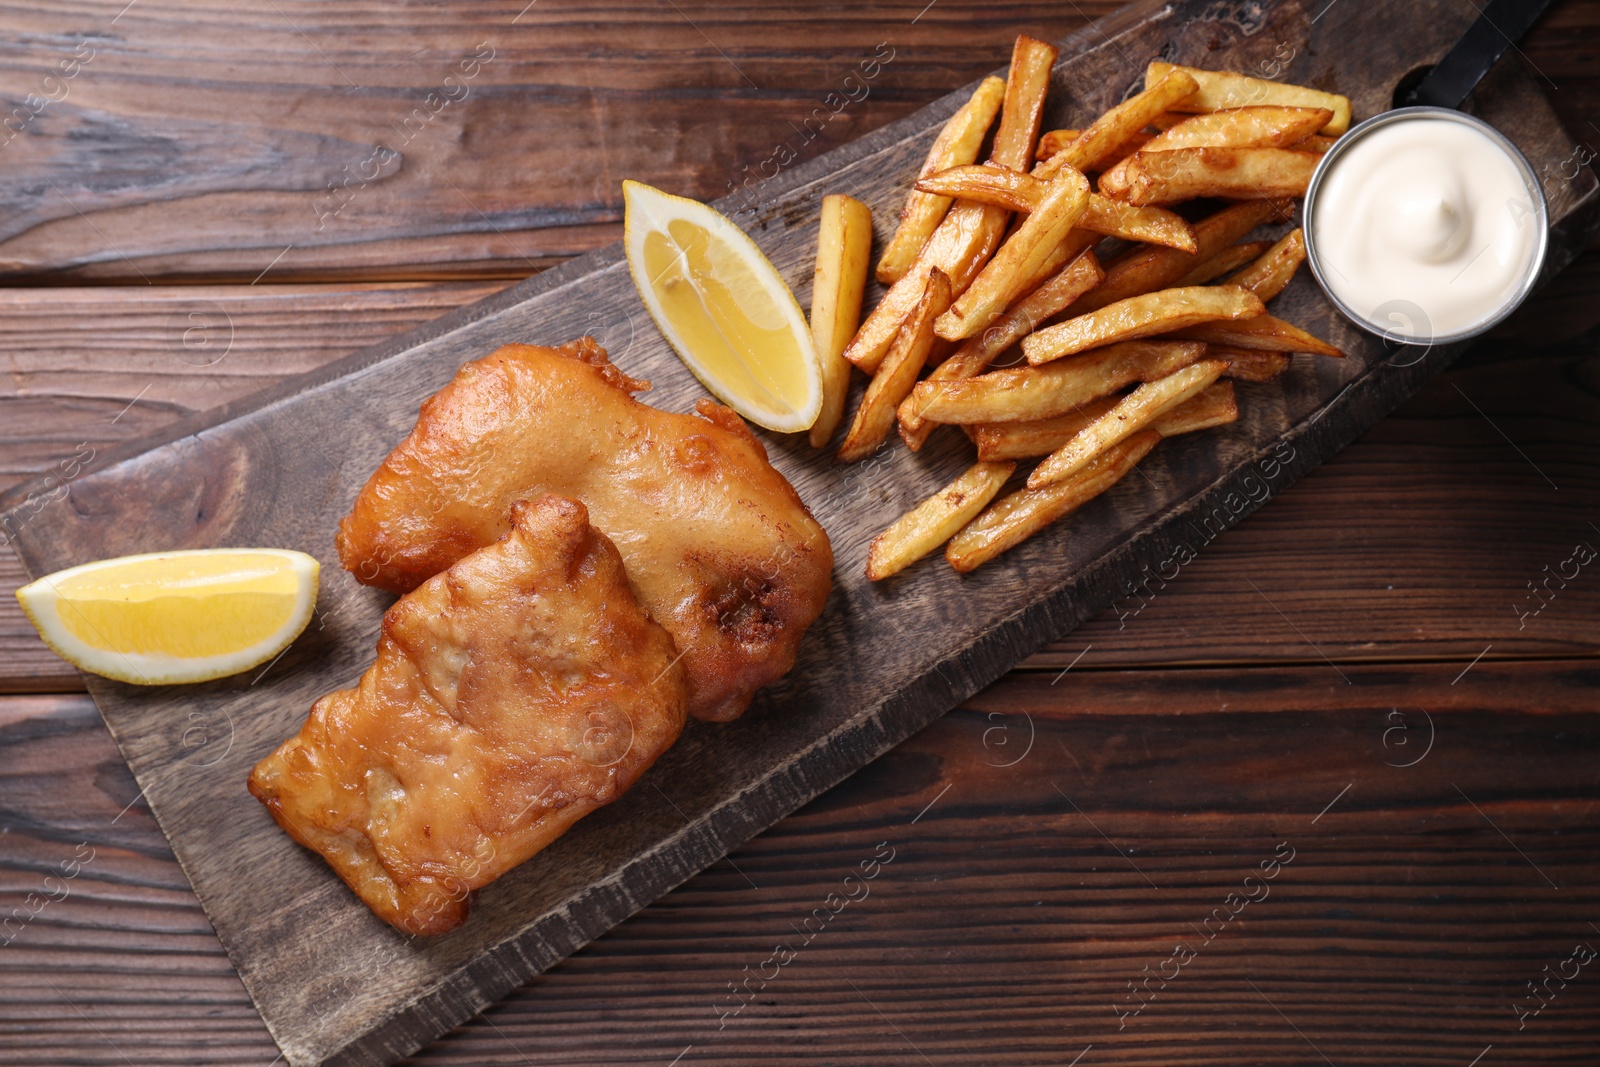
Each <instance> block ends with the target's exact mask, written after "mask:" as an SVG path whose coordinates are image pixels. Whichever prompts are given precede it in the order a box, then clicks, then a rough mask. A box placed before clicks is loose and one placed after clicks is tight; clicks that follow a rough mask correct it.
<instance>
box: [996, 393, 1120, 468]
mask: <svg viewBox="0 0 1600 1067" xmlns="http://www.w3.org/2000/svg"><path fill="white" fill-rule="evenodd" d="M1121 399H1122V396H1121V394H1118V393H1113V394H1112V395H1110V396H1103V397H1101V398H1100V399H1098V400H1091V401H1089V402H1088V403H1087V404H1082V405H1080V406H1078V407H1076V408H1074V409H1073V410H1071V411H1069V412H1067V413H1066V414H1065V415H1057V416H1055V417H1054V418H1049V419H1033V420H1031V421H1029V422H980V423H977V424H975V425H973V426H970V427H968V429H970V430H971V431H972V443H973V444H975V445H977V446H978V458H979V459H980V460H989V461H992V462H996V463H998V462H1000V461H1002V460H1008V459H1031V458H1033V457H1034V456H1048V455H1049V454H1050V453H1052V452H1054V451H1055V450H1056V449H1058V448H1060V447H1061V446H1062V445H1064V444H1066V443H1067V442H1068V441H1070V440H1072V439H1073V438H1074V437H1076V436H1078V433H1079V431H1081V430H1082V429H1083V428H1084V427H1085V426H1088V425H1089V424H1090V423H1092V422H1094V420H1095V419H1098V418H1099V417H1100V416H1102V415H1104V414H1105V413H1106V412H1108V411H1110V410H1111V409H1112V408H1114V407H1116V406H1117V402H1118V401H1120V400H1121Z"/></svg>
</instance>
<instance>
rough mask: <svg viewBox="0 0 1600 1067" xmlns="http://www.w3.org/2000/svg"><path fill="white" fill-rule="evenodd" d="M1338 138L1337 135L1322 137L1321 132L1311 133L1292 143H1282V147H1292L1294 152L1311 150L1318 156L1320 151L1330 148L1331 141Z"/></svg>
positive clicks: (1331, 145) (1320, 153)
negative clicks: (1303, 138)
mask: <svg viewBox="0 0 1600 1067" xmlns="http://www.w3.org/2000/svg"><path fill="white" fill-rule="evenodd" d="M1338 139H1339V138H1337V137H1324V136H1323V135H1321V134H1312V135H1311V136H1310V137H1307V138H1306V139H1305V140H1303V141H1296V142H1295V143H1294V144H1291V145H1284V147H1285V148H1292V149H1294V150H1295V151H1296V152H1311V153H1313V154H1315V155H1319V156H1320V155H1322V153H1324V152H1326V151H1327V150H1328V149H1330V148H1332V147H1333V142H1335V141H1337V140H1338Z"/></svg>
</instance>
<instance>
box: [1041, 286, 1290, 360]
mask: <svg viewBox="0 0 1600 1067" xmlns="http://www.w3.org/2000/svg"><path fill="white" fill-rule="evenodd" d="M1266 310H1267V309H1266V305H1264V304H1263V303H1262V302H1261V298H1260V297H1258V296H1256V294H1254V293H1252V292H1250V291H1249V290H1248V289H1240V288H1239V287H1238V286H1232V285H1189V286H1184V287H1182V288H1178V289H1161V290H1157V291H1156V292H1154V293H1145V294H1143V295H1142V296H1130V297H1128V298H1127V299H1126V300H1119V301H1117V302H1116V303H1115V304H1108V305H1106V306H1105V307H1103V308H1100V309H1098V310H1096V311H1091V312H1089V313H1088V314H1086V315H1079V316H1078V317H1077V318H1073V319H1068V320H1067V321H1066V322H1062V323H1057V324H1056V325H1054V326H1047V327H1045V328H1044V329H1042V330H1039V331H1037V332H1035V333H1032V334H1030V335H1028V336H1027V337H1025V338H1023V340H1022V354H1023V355H1025V356H1027V357H1028V362H1029V363H1031V364H1033V365H1034V366H1036V367H1037V366H1039V365H1041V364H1044V363H1049V362H1050V361H1052V360H1056V359H1060V358H1061V357H1062V356H1070V355H1073V354H1075V353H1077V352H1083V351H1086V350H1088V349H1091V348H1099V347H1100V346H1101V345H1108V344H1112V343H1113V342H1116V341H1131V340H1134V339H1135V338H1139V337H1150V336H1152V335H1155V334H1165V333H1173V332H1174V331H1177V330H1181V329H1183V328H1184V327H1187V326H1194V325H1198V324H1200V323H1205V322H1213V321H1215V320H1217V319H1229V320H1231V319H1249V318H1254V317H1256V316H1258V315H1263V314H1265V313H1266Z"/></svg>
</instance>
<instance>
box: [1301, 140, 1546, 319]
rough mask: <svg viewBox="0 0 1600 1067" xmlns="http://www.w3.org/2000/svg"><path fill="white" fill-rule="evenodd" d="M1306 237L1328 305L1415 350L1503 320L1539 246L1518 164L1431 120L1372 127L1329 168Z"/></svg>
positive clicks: (1487, 143) (1490, 143) (1496, 148)
mask: <svg viewBox="0 0 1600 1067" xmlns="http://www.w3.org/2000/svg"><path fill="white" fill-rule="evenodd" d="M1312 227H1313V233H1312V235H1311V236H1312V240H1313V242H1314V243H1315V245H1316V248H1317V260H1318V264H1319V266H1320V267H1321V268H1322V275H1323V281H1324V283H1325V284H1326V285H1327V286H1328V288H1329V289H1330V290H1332V291H1333V293H1334V295H1335V296H1337V297H1338V298H1339V299H1340V300H1342V301H1344V303H1345V304H1346V305H1347V306H1348V307H1349V308H1350V309H1351V310H1352V311H1354V312H1355V313H1357V314H1358V315H1360V316H1362V317H1365V318H1366V319H1368V320H1369V321H1370V322H1372V323H1373V324H1374V326H1375V327H1376V328H1377V329H1378V330H1379V331H1387V332H1389V333H1391V334H1394V335H1396V336H1400V337H1407V338H1416V339H1421V340H1429V339H1431V338H1433V337H1441V336H1445V335H1447V334H1454V333H1457V332H1460V331H1464V330H1468V329H1470V328H1472V327H1473V326H1475V325H1477V324H1478V323H1481V322H1483V321H1485V320H1486V319H1489V318H1492V317H1493V316H1494V315H1495V314H1496V313H1497V312H1499V311H1500V310H1501V309H1502V308H1504V307H1505V305H1506V304H1507V303H1508V302H1510V301H1511V300H1513V299H1514V298H1515V297H1516V294H1517V290H1518V288H1519V287H1520V286H1521V284H1522V281H1523V279H1524V278H1525V277H1526V276H1527V273H1528V270H1529V268H1530V261H1531V259H1532V256H1533V250H1534V247H1535V245H1536V244H1537V241H1538V238H1539V236H1540V235H1539V234H1538V232H1537V227H1538V216H1537V215H1536V214H1535V210H1534V206H1533V204H1532V203H1531V202H1530V194H1529V191H1528V187H1527V185H1526V183H1525V182H1524V180H1523V177H1522V172H1521V170H1520V169H1519V168H1518V166H1517V163H1516V161H1515V160H1514V159H1513V158H1512V157H1511V156H1510V155H1509V154H1507V152H1506V151H1505V150H1504V149H1503V148H1502V147H1501V146H1500V145H1499V144H1498V143H1496V142H1495V141H1494V140H1492V139H1490V138H1489V137H1488V136H1486V135H1485V134H1484V133H1482V132H1481V131H1479V130H1476V129H1474V128H1473V127H1471V126H1468V125H1466V124H1465V123H1461V122H1456V121H1454V120H1451V119H1448V118H1433V117H1429V116H1417V117H1414V118H1405V119H1400V120H1397V121H1395V122H1391V123H1388V124H1386V125H1383V126H1378V127H1376V128H1374V129H1373V130H1372V131H1371V132H1370V133H1366V134H1363V135H1362V136H1361V138H1360V140H1359V141H1357V142H1355V143H1354V144H1352V145H1351V146H1350V147H1349V149H1348V150H1346V151H1345V152H1344V153H1342V154H1341V155H1340V156H1339V157H1338V158H1337V159H1335V160H1333V161H1332V162H1331V163H1330V164H1329V166H1328V170H1327V173H1325V174H1324V175H1323V177H1322V181H1321V184H1320V185H1319V187H1318V190H1317V199H1316V204H1315V207H1314V210H1313V212H1312ZM1407 305H1415V308H1420V309H1421V312H1422V315H1421V316H1418V315H1417V314H1416V313H1415V308H1411V307H1408V306H1407Z"/></svg>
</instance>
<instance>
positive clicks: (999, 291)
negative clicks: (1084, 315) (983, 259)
mask: <svg viewBox="0 0 1600 1067" xmlns="http://www.w3.org/2000/svg"><path fill="white" fill-rule="evenodd" d="M1088 200H1089V182H1088V180H1087V179H1085V178H1084V176H1083V175H1082V174H1081V173H1079V172H1078V171H1075V170H1063V171H1061V172H1060V173H1059V174H1057V175H1056V177H1055V178H1054V179H1052V180H1051V182H1050V183H1049V185H1048V186H1047V187H1046V189H1045V191H1044V195H1043V196H1041V197H1040V199H1039V206H1038V210H1036V211H1033V212H1031V213H1030V214H1029V215H1028V217H1027V218H1026V219H1025V220H1024V221H1023V223H1022V225H1021V226H1020V227H1019V228H1018V229H1017V232H1016V233H1014V234H1012V235H1011V237H1010V238H1009V239H1008V240H1007V241H1006V243H1005V244H1003V245H1001V246H1000V250H999V251H998V252H996V253H995V254H994V256H993V257H991V258H990V260H989V262H988V263H987V264H985V265H984V268H983V270H982V271H980V272H979V273H978V276H977V277H976V278H974V279H973V280H972V284H971V285H969V286H967V289H966V291H965V292H964V293H962V294H961V296H960V297H959V298H958V299H957V300H956V301H955V302H954V303H952V304H951V305H950V310H948V311H946V312H945V313H944V314H943V315H941V316H939V321H938V322H936V323H934V332H936V333H937V334H938V335H939V336H940V337H943V338H944V339H945V340H947V341H960V340H964V339H966V338H968V337H971V336H972V335H973V334H975V333H977V332H978V331H979V330H982V329H983V328H984V327H986V326H988V325H989V324H990V323H991V322H993V321H994V320H995V319H996V318H998V317H999V316H1000V315H1001V313H1003V312H1004V311H1005V309H1006V308H1007V307H1008V306H1009V305H1010V304H1011V303H1013V302H1014V301H1015V299H1016V297H1017V296H1018V295H1019V293H1020V291H1022V290H1023V289H1024V287H1026V286H1028V285H1029V284H1030V283H1032V282H1034V281H1035V280H1036V278H1037V277H1038V275H1039V272H1040V271H1041V270H1042V269H1043V268H1044V266H1045V265H1046V263H1048V262H1049V260H1050V257H1051V256H1052V254H1054V253H1055V252H1056V251H1057V249H1059V248H1060V246H1061V242H1062V241H1063V240H1065V239H1066V236H1067V232H1068V231H1069V230H1071V229H1072V227H1073V224H1074V223H1076V222H1077V221H1078V219H1079V218H1080V217H1081V216H1082V215H1083V209H1084V207H1085V206H1086V205H1087V204H1088Z"/></svg>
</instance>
